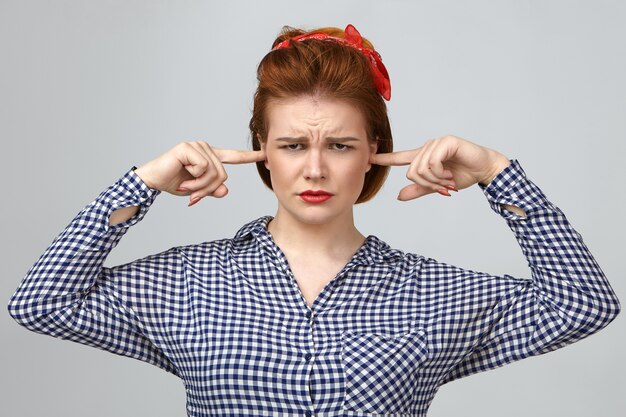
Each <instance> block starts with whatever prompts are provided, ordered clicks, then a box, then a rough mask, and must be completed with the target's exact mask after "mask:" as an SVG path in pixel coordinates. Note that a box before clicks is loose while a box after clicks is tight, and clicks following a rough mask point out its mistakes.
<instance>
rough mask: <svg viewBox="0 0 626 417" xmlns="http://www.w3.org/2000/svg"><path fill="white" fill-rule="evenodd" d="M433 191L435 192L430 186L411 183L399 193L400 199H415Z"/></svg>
mask: <svg viewBox="0 0 626 417" xmlns="http://www.w3.org/2000/svg"><path fill="white" fill-rule="evenodd" d="M432 192H433V191H432V190H429V189H428V188H424V187H422V186H421V185H418V184H410V185H407V186H406V187H404V188H403V189H401V190H400V193H399V194H398V200H400V201H409V200H414V199H416V198H419V197H422V196H425V195H427V194H430V193H432Z"/></svg>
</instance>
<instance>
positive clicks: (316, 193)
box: [300, 190, 333, 204]
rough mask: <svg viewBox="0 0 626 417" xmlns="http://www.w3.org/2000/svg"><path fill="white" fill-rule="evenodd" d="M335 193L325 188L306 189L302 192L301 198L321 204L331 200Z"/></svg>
mask: <svg viewBox="0 0 626 417" xmlns="http://www.w3.org/2000/svg"><path fill="white" fill-rule="evenodd" d="M332 196H333V194H331V193H329V192H327V191H323V190H306V191H303V192H301V193H300V198H301V199H302V200H304V201H306V202H307V203H313V204H319V203H323V202H324V201H328V200H330V198H331V197H332Z"/></svg>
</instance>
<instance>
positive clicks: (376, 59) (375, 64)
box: [272, 25, 391, 101]
mask: <svg viewBox="0 0 626 417" xmlns="http://www.w3.org/2000/svg"><path fill="white" fill-rule="evenodd" d="M344 34H345V39H344V38H336V37H334V36H330V35H328V34H326V33H323V32H312V33H305V34H303V35H298V36H294V37H293V38H290V39H286V40H284V41H282V42H281V43H279V44H278V45H276V46H275V47H274V48H272V51H275V50H276V49H281V48H289V47H290V46H291V42H292V41H304V40H306V39H317V40H329V41H334V42H339V43H341V44H343V45H348V46H351V47H353V48H355V49H358V50H359V51H361V52H362V53H363V54H364V55H365V56H366V57H367V58H368V59H369V61H370V67H371V69H372V77H373V78H374V84H375V85H376V88H377V89H378V91H379V92H380V94H381V95H382V96H383V98H384V99H385V100H387V101H389V99H390V98H391V82H390V81H389V74H388V73H387V69H386V68H385V66H384V65H383V61H382V59H381V57H380V54H379V53H378V52H376V51H375V50H373V49H370V48H364V47H363V39H362V38H361V34H360V33H359V31H358V30H356V28H355V27H354V26H352V25H348V26H346V29H345V30H344Z"/></svg>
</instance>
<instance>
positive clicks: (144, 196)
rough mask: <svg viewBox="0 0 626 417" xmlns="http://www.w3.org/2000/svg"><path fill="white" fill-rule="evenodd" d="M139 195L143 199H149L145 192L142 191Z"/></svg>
mask: <svg viewBox="0 0 626 417" xmlns="http://www.w3.org/2000/svg"><path fill="white" fill-rule="evenodd" d="M139 195H140V196H141V198H148V193H147V192H145V191H142V192H141V194H139Z"/></svg>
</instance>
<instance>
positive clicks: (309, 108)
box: [267, 98, 367, 141]
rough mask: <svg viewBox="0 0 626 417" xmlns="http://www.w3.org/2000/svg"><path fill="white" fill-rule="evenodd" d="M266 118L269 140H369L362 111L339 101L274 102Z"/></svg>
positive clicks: (303, 100)
mask: <svg viewBox="0 0 626 417" xmlns="http://www.w3.org/2000/svg"><path fill="white" fill-rule="evenodd" d="M267 116H268V117H267V122H268V138H269V139H274V140H275V139H276V138H283V139H285V138H288V139H289V140H290V141H305V140H309V141H313V140H315V141H319V140H334V141H336V140H337V139H338V138H344V139H345V138H352V139H356V140H365V139H366V138H367V134H366V132H367V131H366V125H365V121H364V118H363V116H362V114H361V112H360V111H359V110H358V109H357V108H355V107H354V106H351V105H350V104H348V103H346V102H342V101H338V100H324V99H322V100H311V99H307V98H300V99H293V100H289V101H286V102H274V103H272V104H270V105H269V106H268V112H267Z"/></svg>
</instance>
